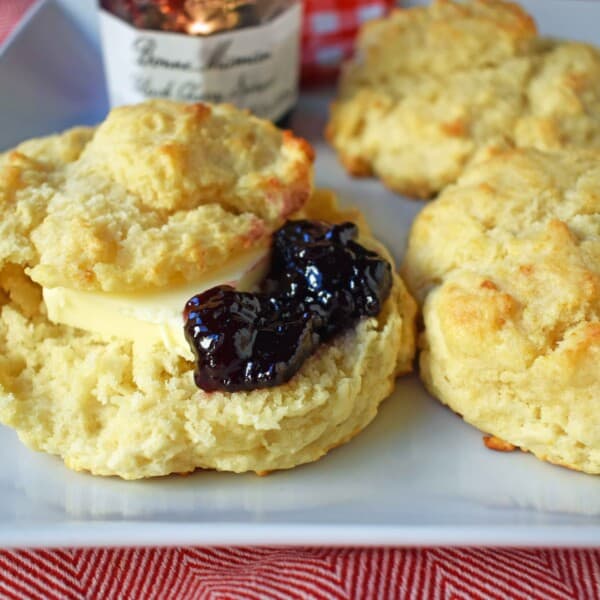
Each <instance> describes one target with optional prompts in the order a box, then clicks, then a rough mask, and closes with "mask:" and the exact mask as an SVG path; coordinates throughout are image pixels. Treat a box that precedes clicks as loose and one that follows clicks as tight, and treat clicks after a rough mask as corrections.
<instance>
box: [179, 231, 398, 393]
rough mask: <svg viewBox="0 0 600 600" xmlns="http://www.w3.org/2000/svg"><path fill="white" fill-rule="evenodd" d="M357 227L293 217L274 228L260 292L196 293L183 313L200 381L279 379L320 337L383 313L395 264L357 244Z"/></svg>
mask: <svg viewBox="0 0 600 600" xmlns="http://www.w3.org/2000/svg"><path fill="white" fill-rule="evenodd" d="M357 233H358V230H357V228H356V225H354V224H352V223H342V224H341V225H330V224H328V223H325V222H322V221H305V220H303V221H288V222H287V223H286V224H285V225H284V226H283V227H281V228H280V229H279V230H278V231H277V232H276V233H275V236H274V240H273V248H272V257H271V267H270V270H269V273H268V274H267V276H266V277H265V279H264V281H263V282H262V285H261V288H260V290H259V291H258V292H257V293H251V292H238V291H236V290H235V289H234V288H232V287H230V286H225V285H222V286H217V287H215V288H212V289H210V290H208V291H206V292H204V293H202V294H198V295H197V296H194V297H193V298H191V299H190V300H189V301H188V302H187V304H186V306H185V310H184V319H185V336H186V338H187V340H188V342H189V343H190V346H191V348H192V350H193V352H194V354H195V356H196V371H195V373H194V379H195V382H196V385H197V386H198V387H200V388H202V389H203V390H206V391H214V390H223V391H228V392H233V391H238V390H252V389H257V388H264V387H271V386H276V385H280V384H282V383H285V382H286V381H288V380H289V379H291V378H292V376H293V375H294V374H295V373H296V372H297V371H298V370H299V369H300V367H301V366H302V363H303V362H304V361H305V360H306V358H308V356H310V355H311V354H312V353H313V352H314V351H315V350H316V348H317V346H318V345H319V344H320V343H321V342H324V341H327V340H329V339H331V338H332V337H333V336H335V335H336V334H338V333H340V332H341V331H344V330H346V329H349V328H350V327H352V326H353V325H354V324H355V323H356V321H358V319H360V318H361V317H372V316H376V315H377V314H379V311H380V310H381V307H382V305H383V303H384V301H385V299H386V298H387V296H388V295H389V293H390V289H391V287H392V270H391V266H390V264H389V263H388V262H386V261H385V260H384V259H382V258H381V257H380V256H379V255H378V254H376V253H375V252H371V251H370V250H367V249H366V248H365V247H364V246H361V245H360V244H359V243H358V242H356V241H355V238H356V236H357Z"/></svg>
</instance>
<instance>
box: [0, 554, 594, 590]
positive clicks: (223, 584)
mask: <svg viewBox="0 0 600 600" xmlns="http://www.w3.org/2000/svg"><path fill="white" fill-rule="evenodd" d="M0 597H1V598H7V599H8V598H11V599H13V598H14V599H15V600H16V599H17V598H18V599H22V598H31V599H38V598H39V599H40V600H55V599H56V600H58V599H61V600H62V599H65V600H66V599H84V598H102V599H103V600H109V599H111V598H119V599H121V598H143V599H144V600H151V599H157V600H159V599H160V600H169V599H173V600H175V599H176V600H187V599H188V598H189V599H192V598H198V599H204V598H205V599H207V600H208V599H211V600H221V599H222V600H225V599H227V600H234V599H239V600H255V599H256V600H259V599H260V600H267V599H268V600H271V599H272V600H294V599H297V598H298V599H300V598H301V599H309V598H310V599H312V598H315V599H328V600H329V599H331V600H342V599H351V598H356V599H368V600H370V599H373V600H380V599H381V600H386V599H396V598H397V599H402V600H420V599H435V600H438V599H439V600H442V599H443V600H467V599H477V600H479V599H482V600H483V599H485V600H505V599H511V600H596V599H598V598H600V550H537V551H530V550H501V549H496V550H484V549H469V550H457V549H423V550H411V549H393V548H378V549H358V548H335V549H333V548H277V549H275V548H245V549H244V548H220V549H219V548H175V549H162V550H159V549H137V550H133V549H92V550H54V551H50V550H38V551H16V552H0Z"/></svg>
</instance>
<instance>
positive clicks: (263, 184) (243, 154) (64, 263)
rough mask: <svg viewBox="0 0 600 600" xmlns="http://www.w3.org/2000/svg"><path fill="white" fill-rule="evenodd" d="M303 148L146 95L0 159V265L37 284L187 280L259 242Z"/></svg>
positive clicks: (294, 194) (289, 208)
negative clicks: (89, 125) (20, 270)
mask: <svg viewBox="0 0 600 600" xmlns="http://www.w3.org/2000/svg"><path fill="white" fill-rule="evenodd" d="M312 161H313V152H312V149H311V148H310V146H309V145H308V144H307V143H306V142H305V141H304V140H300V139H298V138H296V137H294V136H293V135H292V134H291V133H290V132H281V131H280V130H278V129H277V128H276V127H274V126H273V125H272V124H270V123H268V122H266V121H263V120H260V119H257V118H255V117H252V116H250V115H249V114H248V113H247V112H245V111H240V110H238V109H235V108H234V107H232V106H228V105H219V106H216V105H215V106H210V105H205V104H198V105H184V104H178V103H174V102H169V101H162V100H161V101H158V100H157V101H152V102H146V103H143V104H140V105H136V106H128V107H121V108H117V109H115V110H113V111H112V112H111V113H110V115H109V116H108V118H107V119H106V121H105V122H104V123H102V124H101V125H100V126H99V127H98V129H97V130H95V131H94V130H92V129H76V130H73V131H70V132H66V133H65V134H63V135H62V136H53V137H51V138H45V139H41V140H32V141H29V142H26V143H24V144H22V145H21V146H19V147H18V148H17V149H16V150H15V151H12V152H9V153H7V154H5V155H3V156H2V157H1V158H0V211H1V222H2V228H3V229H2V234H3V235H2V241H1V242H0V265H1V264H3V263H4V262H17V263H18V264H23V265H25V266H27V267H28V268H29V271H28V272H29V274H30V275H31V277H32V278H33V279H34V280H35V281H37V282H38V283H40V284H41V285H44V286H47V287H55V286H65V287H71V288H76V289H90V290H104V291H127V290H131V289H140V288H151V287H161V286H165V285H168V284H173V283H182V282H184V281H192V280H194V279H198V277H199V276H201V274H202V273H204V272H206V271H208V270H210V269H212V268H213V267H215V266H217V265H219V264H221V263H222V262H224V261H225V260H226V259H227V258H228V257H230V256H231V255H232V254H234V253H237V252H241V251H243V250H244V249H246V248H248V247H252V246H257V245H264V244H268V240H269V236H270V233H271V232H272V231H273V229H275V228H276V227H278V226H279V225H280V224H281V223H282V222H283V221H284V220H285V218H286V217H287V216H288V215H289V214H291V213H293V212H295V211H296V210H298V209H299V208H301V207H302V205H303V204H304V202H306V200H307V199H308V197H309V196H310V193H311V189H312Z"/></svg>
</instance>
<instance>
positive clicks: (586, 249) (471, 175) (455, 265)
mask: <svg viewBox="0 0 600 600" xmlns="http://www.w3.org/2000/svg"><path fill="white" fill-rule="evenodd" d="M599 189H600V151H594V150H589V151H584V150H579V151H571V152H561V153H556V154H552V153H547V152H541V151H536V150H532V149H531V150H512V151H506V152H502V153H496V154H495V156H493V157H492V158H490V159H489V160H487V161H484V162H482V163H481V164H479V165H477V166H473V167H471V168H470V169H469V170H468V171H467V172H466V173H465V174H464V175H463V176H462V177H461V178H460V179H459V181H458V183H457V184H456V185H454V186H450V187H448V188H447V189H446V190H444V192H442V194H441V195H440V197H439V198H438V199H437V200H436V201H434V202H432V203H431V204H429V205H428V206H427V207H425V209H424V210H423V211H422V212H421V214H420V215H419V216H418V217H417V219H416V221H415V223H414V225H413V228H412V230H411V234H410V238H409V244H408V251H407V254H406V257H405V262H404V265H403V270H402V273H403V274H404V276H405V279H406V281H407V285H408V286H409V289H410V290H411V291H412V293H414V294H415V296H416V297H417V298H418V299H419V300H420V302H422V304H423V316H424V323H425V331H424V333H423V334H422V337H421V348H422V353H421V359H420V363H421V375H422V377H423V379H424V381H425V383H426V385H427V386H428V388H429V389H430V390H431V391H432V393H433V394H435V395H436V396H437V397H438V398H440V400H441V401H442V402H444V403H445V404H447V405H448V406H450V408H452V409H453V410H454V411H456V412H457V413H459V414H461V415H462V416H463V417H464V419H465V420H467V421H468V422H470V423H472V424H473V425H475V426H476V427H478V428H479V429H481V430H483V431H485V432H487V433H490V434H492V435H493V436H495V437H498V438H500V439H502V440H505V441H506V442H507V443H509V444H512V445H514V446H517V447H519V448H522V449H524V450H529V451H531V452H532V453H534V454H535V455H537V456H538V457H540V458H542V459H544V460H548V461H551V462H554V463H558V464H563V465H568V466H570V467H571V468H574V469H578V470H582V471H586V472H588V473H600V410H599V409H600V405H599V404H598V402H599V400H600V376H599V375H598V369H597V365H598V360H599V359H600V268H599V265H600V241H599V238H598V227H599V221H598V214H599V213H600V194H599V192H598V190H599Z"/></svg>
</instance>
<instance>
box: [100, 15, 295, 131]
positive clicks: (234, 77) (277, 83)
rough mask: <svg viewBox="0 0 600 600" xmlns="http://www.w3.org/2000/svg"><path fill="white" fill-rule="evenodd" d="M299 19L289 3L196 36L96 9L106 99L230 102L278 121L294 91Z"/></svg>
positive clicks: (123, 101)
mask: <svg viewBox="0 0 600 600" xmlns="http://www.w3.org/2000/svg"><path fill="white" fill-rule="evenodd" d="M300 22H301V7H300V5H299V4H295V5H294V6H292V7H290V8H289V9H288V10H286V11H285V12H283V13H282V14H280V15H279V16H277V17H276V18H275V19H274V20H273V21H270V22H269V23H266V24H264V25H259V26H256V27H247V28H243V29H237V30H235V31H228V32H225V33H219V34H216V35H211V36H204V37H202V36H194V35H185V34H181V33H168V32H162V31H148V30H142V29H136V28H135V27H132V26H131V25H129V24H128V23H126V22H124V21H122V20H120V19H118V18H117V17H115V16H114V15H112V14H110V13H109V12H107V11H105V10H101V11H100V26H101V32H102V43H103V49H104V68H105V71H106V79H107V83H108V92H109V96H110V101H111V104H112V105H113V106H118V105H120V104H133V103H136V102H141V101H143V100H147V99H150V98H170V99H172V100H178V101H181V102H215V103H216V102H230V103H232V104H235V105H236V106H239V107H242V108H249V109H250V110H251V111H252V112H254V113H255V114H256V115H258V116H260V117H264V118H267V119H271V120H273V121H276V120H277V119H279V118H280V117H282V116H283V115H284V114H285V113H286V112H287V111H288V110H289V109H290V108H291V107H292V106H293V105H294V104H295V102H296V100H297V96H298V72H299V63H300V55H299V53H300Z"/></svg>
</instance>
